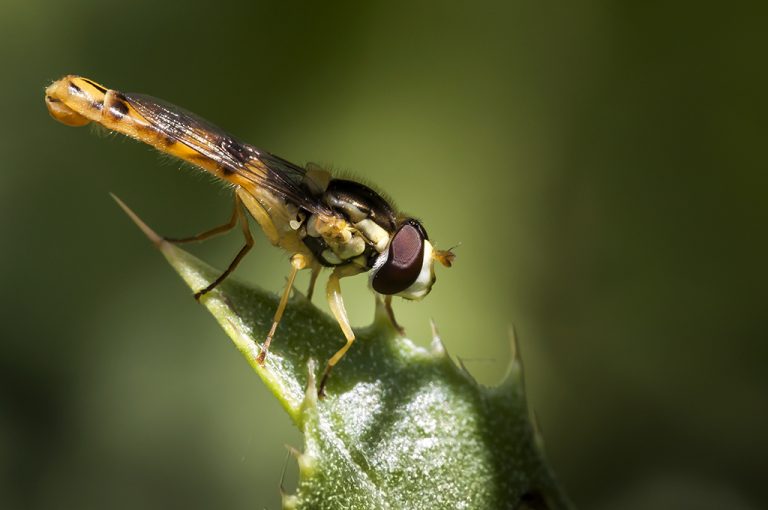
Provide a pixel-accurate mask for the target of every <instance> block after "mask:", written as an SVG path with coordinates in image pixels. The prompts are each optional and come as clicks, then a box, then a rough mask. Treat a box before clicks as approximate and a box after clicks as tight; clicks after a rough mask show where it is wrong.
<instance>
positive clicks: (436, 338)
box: [429, 318, 447, 356]
mask: <svg viewBox="0 0 768 510" xmlns="http://www.w3.org/2000/svg"><path fill="white" fill-rule="evenodd" d="M429 326H430V328H431V329H432V344H431V345H430V347H431V349H432V354H434V355H435V356H445V355H446V353H447V350H446V348H445V344H444V343H443V340H442V339H441V338H440V332H439V331H438V330H437V323H436V322H435V319H433V318H430V319H429Z"/></svg>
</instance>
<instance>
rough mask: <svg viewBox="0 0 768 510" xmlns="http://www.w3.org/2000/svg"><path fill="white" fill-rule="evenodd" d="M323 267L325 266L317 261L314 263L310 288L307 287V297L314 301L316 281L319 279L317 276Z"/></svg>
mask: <svg viewBox="0 0 768 510" xmlns="http://www.w3.org/2000/svg"><path fill="white" fill-rule="evenodd" d="M322 268H323V266H321V265H320V264H318V263H317V262H315V263H314V264H313V265H312V275H311V276H310V277H309V288H308V289H307V299H308V300H309V301H312V294H313V293H314V292H315V282H316V281H317V276H318V275H319V274H320V270H321V269H322Z"/></svg>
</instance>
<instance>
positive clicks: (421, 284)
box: [45, 75, 454, 396]
mask: <svg viewBox="0 0 768 510" xmlns="http://www.w3.org/2000/svg"><path fill="white" fill-rule="evenodd" d="M45 102H46V105H47V107H48V111H49V112H50V114H51V115H52V116H53V118H55V119H56V120H58V121H60V122H62V123H64V124H66V125H68V126H84V125H86V124H89V123H91V122H94V123H97V124H100V125H102V126H104V127H106V128H108V129H110V130H113V131H116V132H119V133H122V134H124V135H127V136H129V137H131V138H135V139H136V140H139V141H141V142H144V143H146V144H148V145H151V146H153V147H155V148H156V149H158V150H160V151H162V152H165V153H168V154H170V155H173V156H175V157H177V158H180V159H182V160H184V161H186V162H188V163H191V164H193V165H195V166H197V167H199V168H202V169H203V170H206V171H208V172H210V173H212V174H213V175H215V176H216V177H218V178H220V179H222V180H223V181H225V182H227V183H229V184H230V185H231V187H232V189H233V191H234V192H233V196H234V207H233V212H232V216H231V217H230V219H229V221H227V222H226V223H225V224H223V225H220V226H218V227H216V228H213V229H211V230H208V231H206V232H203V233H201V234H198V235H196V236H192V237H186V238H178V239H172V238H166V240H167V241H170V242H174V243H185V242H191V241H202V240H204V239H207V238H209V237H212V236H214V235H217V234H221V233H223V232H227V231H229V230H231V229H233V228H235V227H236V226H237V225H238V224H239V225H240V227H241V229H242V232H243V236H244V238H245V244H244V246H243V247H242V249H241V250H240V251H239V252H238V253H237V255H236V256H235V258H234V259H233V260H232V262H231V263H230V264H229V266H228V267H227V269H226V270H225V271H224V272H223V273H222V274H221V275H220V276H219V277H218V278H216V279H215V280H214V281H213V282H212V283H211V284H210V285H208V286H207V287H205V288H203V289H200V290H199V291H197V292H196V293H195V298H196V299H199V298H200V297H201V296H203V295H204V294H206V293H207V292H209V291H211V290H212V289H214V288H215V287H216V286H217V285H218V284H219V283H221V282H222V281H223V280H224V279H225V278H226V277H227V276H228V275H229V274H230V273H232V271H233V270H234V269H235V268H236V267H237V265H238V263H239V262H240V261H241V260H242V259H243V257H244V256H245V255H246V253H247V252H248V251H249V250H250V249H251V247H252V246H253V243H254V241H253V237H252V235H251V232H250V229H249V223H248V219H247V216H246V214H249V215H250V216H252V217H253V218H254V219H255V220H256V222H257V223H258V224H259V226H260V227H261V229H262V230H263V231H264V234H265V235H266V236H267V238H268V239H269V241H270V242H271V243H272V244H273V245H274V246H277V247H280V248H282V249H283V250H285V251H287V252H288V253H290V254H291V257H290V263H291V270H290V273H289V276H288V280H287V283H286V286H285V289H284V291H283V293H282V297H281V300H280V302H279V304H278V307H277V310H276V311H275V316H274V320H273V321H272V327H271V328H270V330H269V333H268V334H267V337H266V339H265V340H264V344H263V347H262V350H261V351H260V353H259V358H258V361H259V362H260V363H263V362H264V359H265V356H266V355H267V352H268V351H269V346H270V344H271V342H272V339H273V337H274V336H275V332H276V330H277V326H278V324H279V323H280V319H281V318H282V315H283V312H284V311H285V307H286V304H287V302H288V297H289V295H290V292H291V289H292V288H293V283H294V280H295V278H296V273H297V272H298V271H300V270H302V269H309V270H311V277H310V283H309V289H308V291H307V296H308V297H309V298H310V299H311V297H312V293H313V290H314V287H315V281H316V280H317V277H318V274H319V273H320V270H321V269H322V268H323V267H327V268H329V269H331V275H330V276H329V278H328V283H327V286H326V297H327V300H328V306H329V307H330V310H331V312H332V313H333V316H334V317H335V318H336V321H337V322H338V324H339V327H340V328H341V331H342V332H343V334H344V337H345V339H346V343H345V344H344V346H343V347H341V348H340V349H339V350H338V351H337V352H336V353H335V354H334V355H333V356H331V358H330V359H329V360H328V362H327V363H326V366H325V370H324V371H323V376H322V378H321V380H320V385H319V387H318V394H319V395H320V396H323V395H324V389H325V385H326V383H327V381H328V377H329V375H330V373H331V370H332V369H333V367H334V366H336V364H337V363H339V361H340V360H341V359H342V358H343V357H344V355H345V354H346V352H347V350H348V349H349V348H350V346H351V345H352V343H353V342H354V340H355V334H354V332H353V331H352V327H351V326H350V324H349V319H348V318H347V312H346V310H345V308H344V301H343V299H342V295H341V287H340V284H339V281H340V280H341V279H342V278H346V277H349V276H354V275H357V274H361V273H366V272H368V273H369V275H370V276H369V286H370V287H371V289H372V290H373V291H374V293H375V294H376V295H377V299H380V296H383V299H384V304H385V308H386V310H387V313H388V315H389V317H390V319H391V320H392V323H393V324H394V325H395V326H396V327H398V329H401V328H399V326H397V322H396V321H395V318H394V314H393V312H392V297H393V296H400V297H402V298H405V299H409V300H418V299H421V298H423V297H424V296H426V295H427V294H428V293H429V292H430V291H431V290H432V286H433V285H434V283H435V272H434V262H435V261H437V262H439V263H441V264H442V265H444V266H446V267H450V266H451V263H452V262H453V258H454V254H453V253H452V251H451V250H438V249H436V248H435V247H434V246H433V245H432V243H431V242H430V240H429V237H428V236H427V232H426V230H425V229H424V227H423V226H422V225H421V222H419V221H418V220H417V219H415V218H412V217H410V216H408V215H404V214H400V213H398V212H397V211H396V210H395V209H394V208H393V207H392V206H391V205H390V204H389V203H388V202H387V201H386V200H385V199H384V198H382V197H381V195H379V194H378V193H376V192H375V191H373V190H372V189H371V188H369V187H368V186H365V185H363V184H360V183H358V182H355V181H352V180H345V179H335V178H333V177H332V175H331V173H330V172H329V171H327V170H325V169H323V168H321V167H319V166H317V165H313V164H309V165H307V166H306V167H301V166H298V165H295V164H293V163H290V162H288V161H286V160H284V159H282V158H280V157H278V156H275V155H273V154H270V153H268V152H265V151H262V150H260V149H257V148H256V147H253V146H252V145H248V144H246V143H243V142H240V141H239V140H237V139H236V138H234V137H233V136H231V135H229V134H227V133H226V132H224V131H223V130H221V129H220V128H218V127H216V126H214V125H213V124H211V123H209V122H207V121H206V120H204V119H201V118H200V117H198V116H196V115H194V114H192V113H190V112H187V111H186V110H183V109H182V108H179V107H177V106H174V105H171V104H169V103H166V102H164V101H161V100H159V99H156V98H153V97H150V96H146V95H143V94H129V93H122V92H118V91H116V90H111V89H107V88H106V87H103V86H102V85H99V84H98V83H96V82H94V81H92V80H89V79H87V78H83V77H80V76H72V75H70V76H65V77H63V78H61V79H60V80H57V81H55V82H54V83H52V84H51V85H50V86H49V87H48V88H47V89H46V90H45Z"/></svg>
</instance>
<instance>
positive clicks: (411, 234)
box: [371, 220, 427, 295]
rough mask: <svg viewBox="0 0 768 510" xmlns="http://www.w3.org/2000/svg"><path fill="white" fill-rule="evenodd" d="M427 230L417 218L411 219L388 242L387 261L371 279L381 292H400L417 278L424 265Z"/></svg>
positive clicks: (376, 289) (375, 288) (376, 288)
mask: <svg viewBox="0 0 768 510" xmlns="http://www.w3.org/2000/svg"><path fill="white" fill-rule="evenodd" d="M426 239H427V233H426V232H425V231H424V229H423V228H422V226H421V225H420V224H419V223H418V222H417V221H416V220H408V221H407V222H406V223H405V224H404V225H403V226H401V227H400V228H399V229H398V230H397V232H395V235H394V237H393V238H392V242H390V243H389V252H388V256H387V261H386V262H384V264H382V266H381V267H380V268H379V270H378V271H377V272H376V275H375V276H374V277H373V280H372V281H371V285H372V286H373V289H374V290H375V291H376V292H378V293H379V294H390V295H391V294H397V293H398V292H402V291H404V290H405V289H407V288H408V287H410V286H411V285H413V283H414V282H415V281H416V279H417V278H418V277H419V273H421V268H422V266H423V264H424V240H426Z"/></svg>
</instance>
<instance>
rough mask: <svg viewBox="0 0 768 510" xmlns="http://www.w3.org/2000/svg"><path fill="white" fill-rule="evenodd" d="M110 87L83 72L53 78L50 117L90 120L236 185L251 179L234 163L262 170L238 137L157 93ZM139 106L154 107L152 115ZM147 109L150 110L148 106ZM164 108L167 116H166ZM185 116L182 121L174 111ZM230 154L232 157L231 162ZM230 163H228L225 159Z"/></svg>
mask: <svg viewBox="0 0 768 510" xmlns="http://www.w3.org/2000/svg"><path fill="white" fill-rule="evenodd" d="M134 96H135V95H127V94H123V93H121V92H118V91H116V90H111V89H107V88H106V87H104V86H102V85H99V84H98V83H96V82H94V81H92V80H89V79H87V78H83V77H81V76H74V75H69V76H65V77H64V78H61V79H60V80H57V81H55V82H53V83H52V84H51V85H50V86H49V87H48V88H47V89H46V90H45V103H46V105H47V107H48V111H49V112H50V114H51V116H52V117H53V118H54V119H56V120H58V121H59V122H62V123H63V124H66V125H68V126H84V125H86V124H89V123H90V122H95V123H97V124H100V125H102V126H104V127H106V128H107V129H111V130H113V131H117V132H119V133H122V134H124V135H127V136H129V137H131V138H134V139H136V140H138V141H140V142H143V143H146V144H148V145H151V146H153V147H155V148H156V149H158V150H160V151H162V152H165V153H168V154H171V155H173V156H176V157H178V158H180V159H183V160H184V161H187V162H189V163H192V164H193V165H195V166H198V167H201V168H203V169H205V170H208V171H209V172H211V173H213V174H215V175H216V176H217V177H220V178H222V179H226V180H228V181H230V182H232V183H234V184H238V185H242V184H247V182H244V180H243V179H241V178H239V176H238V175H236V174H235V173H234V172H233V171H232V167H233V166H235V165H238V166H244V165H245V164H246V163H248V164H250V165H251V167H252V170H251V171H252V172H258V171H259V168H258V162H256V165H254V164H253V163H252V161H251V159H252V158H251V157H250V154H246V153H244V149H242V148H241V147H240V146H239V145H238V144H237V142H236V141H234V139H232V138H231V137H228V136H227V135H226V134H225V133H223V132H221V131H220V130H219V129H218V128H216V127H215V126H213V125H209V124H208V123H203V122H204V121H202V119H198V118H196V117H192V116H191V114H190V115H188V114H187V112H185V111H184V110H182V109H180V108H178V107H173V106H171V105H168V106H169V108H167V109H166V108H165V104H163V103H161V102H160V101H159V100H155V99H154V98H147V99H148V100H147V99H144V98H142V97H139V96H135V97H134ZM139 107H143V108H147V107H153V108H155V109H154V110H151V113H153V114H154V117H151V118H148V117H147V116H146V114H144V113H142V112H141V111H139V109H138V108H139ZM148 111H149V110H148ZM164 113H165V115H163V114H164ZM171 114H174V115H183V118H184V120H185V121H186V122H184V123H181V122H179V121H178V120H176V119H175V118H173V117H172V116H171ZM228 159H231V160H232V161H228ZM226 163H229V164H226Z"/></svg>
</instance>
